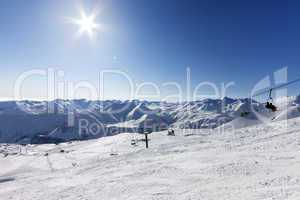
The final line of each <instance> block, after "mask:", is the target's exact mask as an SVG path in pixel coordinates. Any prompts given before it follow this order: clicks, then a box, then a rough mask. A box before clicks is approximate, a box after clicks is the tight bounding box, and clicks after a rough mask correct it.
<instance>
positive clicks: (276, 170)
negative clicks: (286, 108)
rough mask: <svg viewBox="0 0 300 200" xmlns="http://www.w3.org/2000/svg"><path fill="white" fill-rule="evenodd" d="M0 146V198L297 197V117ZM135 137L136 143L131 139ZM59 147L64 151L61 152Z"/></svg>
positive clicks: (299, 157)
mask: <svg viewBox="0 0 300 200" xmlns="http://www.w3.org/2000/svg"><path fill="white" fill-rule="evenodd" d="M285 122H286V121H274V122H272V123H270V124H259V125H253V126H249V127H246V128H242V129H238V130H235V131H234V132H231V131H225V132H218V129H214V130H205V129H202V130H196V129H195V130H180V129H176V130H175V134H176V136H167V133H166V132H156V133H152V134H151V135H150V136H149V137H150V140H151V141H150V143H149V144H150V148H149V149H145V147H144V142H143V141H142V139H143V135H137V134H130V133H125V134H120V135H116V136H112V137H104V138H100V139H95V140H88V141H76V142H70V143H62V144H59V145H50V144H44V145H29V146H28V147H25V146H19V145H13V144H10V145H8V144H3V145H1V146H0V152H1V153H0V169H1V170H0V197H1V200H2V199H3V200H8V199H9V200H20V199H22V200H41V199H47V200H58V199H59V200H77V199H78V200H79V199H80V200H83V199H85V200H87V199H88V200H100V199H101V200H102V199H104V200H106V199H109V200H113V199H118V200H119V199H124V200H125V199H126V200H133V199H138V200H143V199H147V200H148V199H159V200H164V199H171V200H176V199H180V200H182V199H184V200H185V199H186V200H188V199H199V200H225V199H227V200H283V199H290V200H299V199H300V153H299V150H300V118H294V119H290V120H288V121H287V123H285ZM132 139H135V140H138V143H137V145H136V146H133V145H131V140H132ZM62 150H63V152H62Z"/></svg>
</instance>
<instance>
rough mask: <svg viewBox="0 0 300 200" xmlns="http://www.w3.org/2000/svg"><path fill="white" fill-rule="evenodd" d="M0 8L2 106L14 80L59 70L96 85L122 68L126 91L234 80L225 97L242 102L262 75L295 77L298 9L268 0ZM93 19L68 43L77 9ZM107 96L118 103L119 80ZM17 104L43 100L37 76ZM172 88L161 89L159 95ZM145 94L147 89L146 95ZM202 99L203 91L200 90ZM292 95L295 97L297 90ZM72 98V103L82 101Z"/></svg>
mask: <svg viewBox="0 0 300 200" xmlns="http://www.w3.org/2000/svg"><path fill="white" fill-rule="evenodd" d="M0 3H1V6H0V25H1V26H0V72H1V80H0V81H1V82H0V84H1V87H0V97H1V98H2V99H6V98H8V99H10V98H13V94H14V92H13V88H14V81H15V80H16V79H17V78H18V75H20V74H21V73H22V72H24V71H28V70H32V69H47V68H49V67H51V68H54V69H55V70H63V71H64V72H65V77H64V80H66V81H75V82H76V81H77V82H78V81H83V80H86V81H89V82H91V83H92V84H94V85H95V86H97V87H98V85H99V80H98V79H99V73H100V71H101V70H103V69H111V68H114V69H121V70H123V71H126V73H128V74H129V75H130V77H131V78H132V79H133V80H134V84H139V83H142V82H145V81H147V82H154V83H156V84H158V85H159V86H161V85H162V84H163V83H165V82H168V81H176V82H178V83H179V84H181V85H182V87H183V88H182V89H183V92H184V93H186V89H185V86H186V81H185V79H186V75H185V73H186V68H187V67H190V69H191V79H192V83H191V87H195V86H196V84H198V83H200V82H203V81H210V82H213V83H215V84H217V85H218V86H219V85H220V83H222V82H225V83H227V82H230V81H234V82H235V83H236V84H235V85H234V86H233V87H232V88H231V89H230V91H229V93H228V95H230V96H246V95H247V94H248V93H249V92H250V90H251V88H252V87H253V86H254V85H255V84H256V83H257V82H258V81H259V80H260V79H262V78H264V77H265V76H266V75H270V74H272V73H273V72H274V71H276V70H278V69H280V68H282V67H284V66H288V79H290V80H292V79H294V78H298V77H299V76H300V59H299V56H298V54H299V50H300V39H299V37H300V20H299V19H300V12H299V10H300V3H297V1H289V0H285V1H284V0H282V1H277V0H276V1H271V0H251V1H244V0H240V1H238V0H227V1H223V0H219V1H215V0H207V1H201V0H187V1H184V0H100V1H88V0H86V1H67V0H66V1H62V0H48V1H47V0H43V1H40V0H26V1H20V0H9V1H1V2H0ZM80 8H81V9H84V10H85V12H86V13H92V12H93V11H94V10H95V9H96V10H98V11H99V14H98V16H97V18H96V19H95V21H96V22H97V23H99V24H101V25H103V27H104V28H103V30H101V31H98V32H97V35H96V36H94V37H93V38H92V39H91V38H89V37H88V36H87V35H82V36H80V37H76V36H75V35H76V32H77V31H78V26H76V25H74V24H72V23H69V21H68V19H70V18H79V17H80V13H79V9H80ZM107 79H108V80H107V82H105V83H106V85H105V87H106V90H105V91H107V92H106V96H105V98H108V99H111V98H114V99H126V98H127V96H128V84H126V80H125V79H124V78H122V77H114V78H113V77H109V78H107ZM23 87H24V88H23V96H24V97H26V98H35V99H39V98H41V99H42V98H44V95H45V89H46V88H47V86H46V83H45V80H44V78H40V77H36V78H35V79H33V78H32V79H31V80H28V81H27V82H26V83H24V86H23ZM173 90H174V88H173V89H171V88H169V89H167V88H164V89H163V93H165V94H168V93H172V91H173ZM147 92H148V91H147ZM147 92H145V93H147ZM204 92H205V91H204ZM299 92H300V91H299ZM83 93H84V91H82V95H81V93H80V92H78V97H85V95H84V94H83Z"/></svg>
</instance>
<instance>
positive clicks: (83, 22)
mask: <svg viewBox="0 0 300 200" xmlns="http://www.w3.org/2000/svg"><path fill="white" fill-rule="evenodd" d="M96 17H97V14H96V13H91V14H90V15H87V14H86V13H85V12H84V11H81V12H80V19H74V20H72V21H73V23H75V24H77V25H79V31H78V34H79V35H82V34H88V36H89V37H90V38H91V37H93V35H94V34H95V32H96V31H97V30H98V29H99V27H100V25H99V24H97V23H96V22H95V19H96Z"/></svg>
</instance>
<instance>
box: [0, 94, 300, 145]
mask: <svg viewBox="0 0 300 200" xmlns="http://www.w3.org/2000/svg"><path fill="white" fill-rule="evenodd" d="M274 103H275V104H277V105H278V106H279V111H278V112H276V113H272V112H270V111H268V110H267V109H265V107H264V104H263V103H259V102H256V101H253V100H251V99H232V98H228V97H225V98H224V99H204V100H201V101H193V102H184V103H168V102H155V101H138V100H133V101H118V100H112V101H109V100H107V101H88V100H84V99H81V100H72V101H71V100H55V101H49V102H47V101H41V102H39V101H19V102H16V101H9V102H0V143H16V142H21V143H22V142H28V141H32V140H34V141H39V139H40V140H42V141H47V140H49V141H53V139H60V140H61V139H63V140H78V139H90V138H98V137H102V136H107V135H115V134H118V133H122V132H137V131H139V130H140V128H144V129H145V128H148V129H149V128H150V129H152V130H153V131H158V130H165V129H167V128H168V127H174V128H185V129H187V128H188V129H199V128H216V127H221V126H224V124H226V125H231V126H236V127H243V126H247V125H253V124H258V123H260V119H259V118H258V117H257V114H259V115H261V116H265V117H266V118H269V119H272V120H282V119H285V118H286V117H287V118H294V117H298V116H300V106H299V103H300V96H298V97H289V98H282V99H279V100H278V102H274ZM70 119H71V120H72V121H73V123H72V124H71V125H70ZM82 122H86V124H82ZM87 123H88V124H87ZM83 125H84V126H85V125H87V129H86V130H87V131H85V132H83V131H82V127H83ZM99 127H100V128H99ZM91 132H92V133H93V134H91ZM41 138H42V139H41Z"/></svg>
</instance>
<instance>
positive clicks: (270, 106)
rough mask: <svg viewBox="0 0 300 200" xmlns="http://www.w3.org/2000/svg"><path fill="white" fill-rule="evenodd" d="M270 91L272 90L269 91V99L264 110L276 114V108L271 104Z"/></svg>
mask: <svg viewBox="0 0 300 200" xmlns="http://www.w3.org/2000/svg"><path fill="white" fill-rule="evenodd" d="M272 90H273V88H271V89H270V91H269V98H268V99H267V102H266V105H265V108H267V109H269V110H272V112H276V111H277V107H276V106H275V105H274V104H273V98H272Z"/></svg>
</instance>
